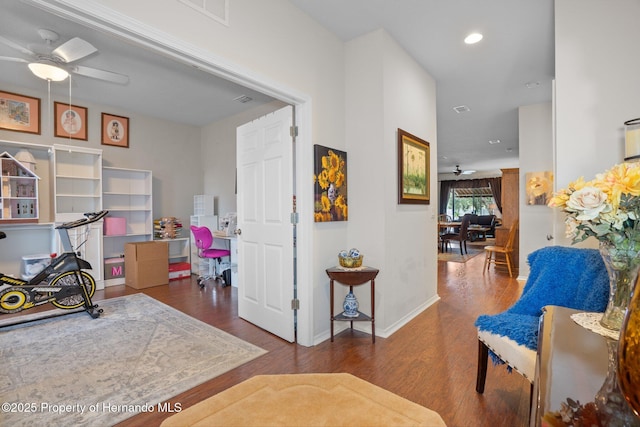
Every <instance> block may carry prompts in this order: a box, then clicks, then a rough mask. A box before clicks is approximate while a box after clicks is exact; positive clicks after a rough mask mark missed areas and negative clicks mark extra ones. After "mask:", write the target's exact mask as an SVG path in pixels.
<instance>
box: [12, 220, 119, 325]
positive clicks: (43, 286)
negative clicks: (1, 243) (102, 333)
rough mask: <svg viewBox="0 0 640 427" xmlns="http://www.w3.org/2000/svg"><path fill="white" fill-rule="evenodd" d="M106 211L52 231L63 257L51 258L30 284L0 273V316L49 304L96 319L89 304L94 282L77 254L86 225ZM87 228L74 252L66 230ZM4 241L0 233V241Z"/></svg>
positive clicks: (95, 306)
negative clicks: (57, 235) (56, 234)
mask: <svg viewBox="0 0 640 427" xmlns="http://www.w3.org/2000/svg"><path fill="white" fill-rule="evenodd" d="M108 213H109V211H100V212H92V213H85V214H84V216H85V218H82V219H79V220H76V221H72V222H65V223H63V224H60V225H58V226H57V227H56V230H58V233H59V234H60V240H61V242H62V247H63V250H64V253H62V254H61V255H59V256H57V257H55V258H53V259H52V260H51V263H50V264H49V265H48V266H47V267H45V268H44V269H43V270H42V271H40V272H39V273H38V274H36V275H35V276H34V277H33V278H31V279H30V280H22V279H16V278H15V277H10V276H6V275H4V274H2V273H0V313H5V314H10V313H17V312H19V311H22V310H26V309H29V308H33V307H37V306H39V305H42V304H45V303H48V302H50V303H51V304H53V305H54V306H56V307H58V308H62V309H65V310H72V309H75V308H80V307H83V306H84V310H85V311H86V312H87V313H89V315H90V316H91V317H92V318H94V319H96V318H98V317H100V313H102V309H98V306H97V305H94V304H93V302H92V301H91V297H92V296H93V294H94V293H95V291H96V282H95V280H94V278H93V277H92V276H91V275H90V274H89V273H87V272H86V271H84V270H86V269H91V265H90V264H89V262H87V261H85V260H84V259H82V258H80V257H79V256H78V250H79V249H80V247H82V245H84V244H85V243H86V241H87V238H88V236H89V228H88V227H87V226H88V225H89V224H91V223H93V222H96V221H99V220H100V219H102V218H104V217H105V216H106V215H107V214H108ZM83 226H85V227H87V228H86V231H85V233H84V240H83V241H82V242H80V243H77V246H76V247H75V248H74V247H73V244H72V243H71V238H70V237H69V230H70V229H72V228H78V227H83ZM5 237H6V234H5V233H4V232H1V231H0V239H3V238H5Z"/></svg>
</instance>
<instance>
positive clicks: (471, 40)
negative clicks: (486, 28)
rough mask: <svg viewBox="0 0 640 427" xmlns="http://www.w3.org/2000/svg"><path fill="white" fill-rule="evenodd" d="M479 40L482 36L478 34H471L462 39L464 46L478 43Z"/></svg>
mask: <svg viewBox="0 0 640 427" xmlns="http://www.w3.org/2000/svg"><path fill="white" fill-rule="evenodd" d="M480 40H482V34H480V33H471V34H469V35H468V36H467V37H465V38H464V42H465V43H466V44H474V43H478V42H479V41H480Z"/></svg>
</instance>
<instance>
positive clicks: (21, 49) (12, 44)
mask: <svg viewBox="0 0 640 427" xmlns="http://www.w3.org/2000/svg"><path fill="white" fill-rule="evenodd" d="M0 43H2V44H4V45H6V46H9V47H10V48H12V49H15V50H17V51H18V52H22V53H24V54H25V55H29V56H35V54H34V53H33V52H32V51H30V50H29V49H27V48H26V47H24V46H20V45H19V44H18V43H15V42H13V41H11V40H9V39H6V38H4V37H2V36H0Z"/></svg>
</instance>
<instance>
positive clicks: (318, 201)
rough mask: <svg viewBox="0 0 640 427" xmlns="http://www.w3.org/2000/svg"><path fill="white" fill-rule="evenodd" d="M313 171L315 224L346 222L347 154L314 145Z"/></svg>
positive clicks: (347, 211) (347, 209)
mask: <svg viewBox="0 0 640 427" xmlns="http://www.w3.org/2000/svg"><path fill="white" fill-rule="evenodd" d="M313 170H314V175H313V185H314V191H313V192H314V196H315V201H314V204H315V206H314V208H313V212H314V220H315V222H329V221H346V220H347V218H348V216H349V215H348V213H349V208H348V206H347V153H346V152H344V151H340V150H334V149H332V148H327V147H323V146H321V145H314V169H313Z"/></svg>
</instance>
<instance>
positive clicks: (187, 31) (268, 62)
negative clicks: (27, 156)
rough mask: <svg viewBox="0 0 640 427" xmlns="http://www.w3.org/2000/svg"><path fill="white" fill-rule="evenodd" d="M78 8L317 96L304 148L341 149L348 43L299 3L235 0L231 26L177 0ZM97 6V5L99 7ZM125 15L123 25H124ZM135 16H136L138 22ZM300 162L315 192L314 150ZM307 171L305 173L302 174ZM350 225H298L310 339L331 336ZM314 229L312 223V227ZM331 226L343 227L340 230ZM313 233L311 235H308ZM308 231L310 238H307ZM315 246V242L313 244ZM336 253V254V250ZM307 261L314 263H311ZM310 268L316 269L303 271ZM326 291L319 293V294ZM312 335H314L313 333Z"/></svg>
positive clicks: (304, 210) (303, 325) (111, 0)
mask: <svg viewBox="0 0 640 427" xmlns="http://www.w3.org/2000/svg"><path fill="white" fill-rule="evenodd" d="M66 2H67V3H69V4H73V5H74V8H77V9H80V10H82V9H92V8H93V7H94V6H96V5H98V6H100V7H105V6H106V7H108V8H111V9H113V11H116V12H118V13H121V14H123V15H125V16H126V18H125V17H123V21H125V20H126V25H127V26H128V27H135V26H138V27H144V28H145V29H153V30H154V31H156V32H158V33H161V34H163V36H166V37H167V38H173V39H175V40H176V41H177V42H176V43H175V44H176V45H178V44H179V45H181V46H184V47H185V49H186V50H196V49H194V46H195V47H197V48H198V49H203V50H204V51H206V52H208V53H209V54H210V56H211V57H216V58H218V59H219V60H218V61H217V63H218V64H219V65H220V67H221V68H224V67H225V66H227V65H228V64H232V66H230V67H229V68H230V69H232V70H233V72H235V73H236V74H234V75H237V74H240V72H239V70H242V74H244V75H247V76H251V77H252V78H253V80H254V81H261V82H265V81H266V82H269V84H271V83H274V84H275V85H276V86H277V89H279V90H280V91H281V92H283V93H285V92H286V93H295V94H298V95H301V96H303V97H304V98H306V99H310V101H311V102H310V103H309V104H310V105H309V106H308V107H309V109H308V110H307V111H309V112H310V116H306V117H305V116H304V114H303V115H302V117H300V118H301V120H302V121H304V120H307V123H310V124H311V126H307V129H303V130H301V132H305V131H307V132H309V130H308V128H309V127H310V128H311V131H310V133H309V135H308V137H309V138H307V140H304V138H301V140H300V143H301V144H303V145H301V146H298V152H299V153H305V152H306V153H312V152H313V151H312V145H313V144H321V145H325V146H329V147H336V148H341V147H344V146H345V143H344V138H345V133H344V130H345V127H344V126H345V125H344V123H345V114H344V89H345V87H344V44H343V43H342V42H341V41H340V40H339V39H338V38H337V37H336V36H334V35H333V34H331V33H330V32H329V31H327V30H326V29H324V28H323V27H321V26H320V25H319V24H317V23H316V22H315V21H313V20H311V18H309V17H308V16H307V15H305V14H304V13H303V12H301V11H300V10H299V9H297V8H296V7H294V6H293V5H291V4H290V3H289V2H287V1H284V0H273V1H268V2H264V1H250V0H234V1H231V2H229V26H224V25H221V24H219V23H217V22H215V21H212V20H210V19H208V18H206V17H205V16H203V15H201V14H198V13H197V12H195V11H194V10H193V9H191V8H189V7H187V6H185V5H183V4H181V3H179V2H176V1H174V0H157V1H154V2H131V1H121V0H96V1H91V2H89V1H77V0H66ZM96 9H98V8H96ZM123 21H120V22H119V24H122V23H123ZM134 21H135V22H134ZM305 160H306V161H308V163H304V164H299V165H298V167H300V168H301V169H300V170H301V171H304V170H305V169H306V170H309V171H310V173H309V187H308V188H302V189H300V188H299V189H298V190H299V191H301V192H303V191H306V192H307V193H308V194H309V195H311V194H312V193H310V189H312V187H311V171H312V165H313V163H312V161H313V159H312V154H310V155H309V157H308V158H306V159H305ZM299 173H300V172H299ZM311 199H312V198H311V196H309V197H308V203H305V198H304V197H299V198H298V210H299V213H300V215H301V217H302V219H301V221H308V220H309V218H310V217H309V216H308V215H311V214H312V212H313V205H312V203H311ZM346 227H347V224H337V223H336V224H331V225H329V226H328V227H325V226H315V225H313V223H311V224H310V225H309V227H306V228H305V227H304V226H303V227H301V228H300V229H299V235H298V242H302V241H306V242H310V243H309V244H308V245H307V246H304V245H301V247H300V248H299V249H300V250H301V251H302V252H301V251H299V252H298V253H299V255H300V256H302V257H304V260H303V261H304V263H305V265H304V266H303V265H302V263H299V264H298V265H299V269H298V273H299V274H302V275H301V277H300V278H299V284H298V286H299V297H300V301H301V310H300V311H299V313H298V316H299V317H298V325H299V327H300V330H301V333H299V334H298V338H299V339H300V341H301V342H302V343H303V344H310V343H312V342H315V341H318V340H322V339H325V338H326V337H327V336H328V329H329V307H328V302H327V300H326V299H325V300H324V301H323V299H322V295H324V294H326V293H328V289H327V286H326V283H327V280H328V279H327V276H326V273H325V271H324V270H325V269H326V268H327V267H330V266H332V265H335V264H336V261H337V258H336V254H337V252H335V251H334V250H333V249H328V248H329V247H338V248H342V247H344V246H346V243H347V238H346ZM307 228H312V229H311V230H308V229H307ZM331 228H336V229H338V230H340V229H341V230H342V231H337V232H333V231H332V230H331ZM305 233H306V234H305ZM307 234H308V235H309V236H307ZM311 245H312V247H311ZM329 252H331V253H332V254H333V255H332V256H329V255H328V254H329ZM307 265H308V266H309V267H308V268H307ZM305 268H307V270H308V269H309V268H310V271H304V269H305ZM317 296H319V297H318V298H316V297H317ZM309 335H312V337H309Z"/></svg>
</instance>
